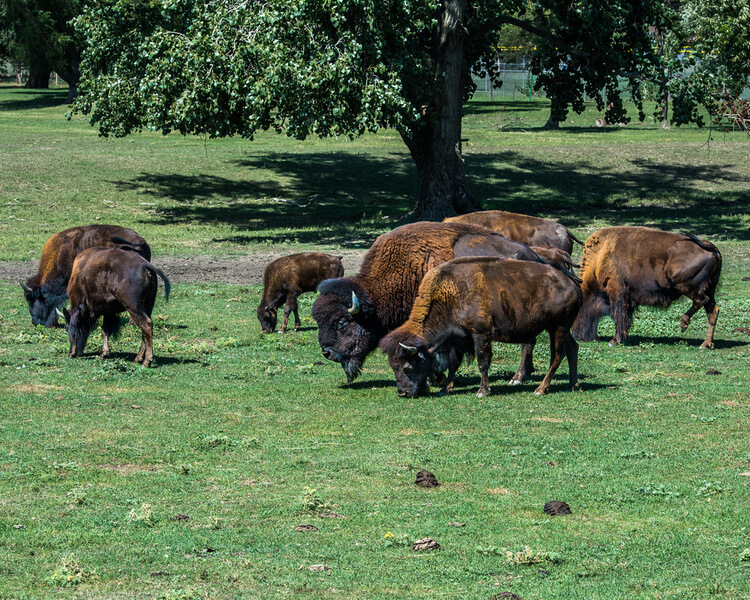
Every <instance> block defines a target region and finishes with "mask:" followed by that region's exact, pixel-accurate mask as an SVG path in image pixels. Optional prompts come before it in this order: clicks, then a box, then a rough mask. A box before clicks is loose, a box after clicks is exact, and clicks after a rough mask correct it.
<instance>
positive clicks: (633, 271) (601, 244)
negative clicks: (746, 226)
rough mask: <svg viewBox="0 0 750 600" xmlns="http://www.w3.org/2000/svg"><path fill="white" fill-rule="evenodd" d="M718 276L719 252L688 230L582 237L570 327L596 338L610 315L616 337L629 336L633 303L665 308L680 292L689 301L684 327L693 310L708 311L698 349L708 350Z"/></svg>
mask: <svg viewBox="0 0 750 600" xmlns="http://www.w3.org/2000/svg"><path fill="white" fill-rule="evenodd" d="M720 274H721V253H720V252H719V250H718V248H716V246H714V245H713V244H712V243H711V242H707V241H705V240H701V239H699V238H697V237H695V236H694V235H692V234H680V233H669V232H666V231H662V230H661V229H655V228H651V227H605V228H604V229H600V230H599V231H596V232H594V233H592V234H591V235H590V236H589V238H588V239H587V240H586V244H585V245H584V247H583V255H582V257H581V277H582V279H583V283H582V284H581V289H582V291H583V306H582V307H581V311H580V313H579V314H578V319H577V320H576V323H575V325H574V326H573V333H574V335H575V336H576V337H577V338H578V339H579V340H582V341H591V340H594V339H596V335H597V326H598V323H599V320H600V319H601V318H602V317H603V316H604V315H611V316H612V319H613V320H614V322H615V336H614V337H613V338H612V341H611V342H610V345H615V344H618V343H620V342H622V341H624V340H625V339H626V338H627V337H628V329H630V326H631V325H632V323H633V311H634V310H635V307H636V306H639V305H646V306H663V307H667V306H669V305H670V304H672V302H674V301H675V300H676V299H677V298H679V297H680V296H687V297H688V298H690V300H692V301H693V305H692V306H691V307H690V309H688V311H687V312H686V313H685V314H684V315H683V316H682V320H681V323H680V330H681V331H684V330H685V329H686V328H687V326H688V324H689V323H690V317H692V316H693V315H694V314H695V313H696V311H697V310H698V309H700V308H701V307H703V308H704V309H705V310H706V315H708V332H707V333H706V339H705V340H704V342H703V343H702V344H701V348H712V347H713V345H714V342H713V339H714V330H715V328H716V319H717V318H718V316H719V307H718V306H717V305H716V300H715V299H714V294H715V293H716V286H717V285H718V283H719V275H720Z"/></svg>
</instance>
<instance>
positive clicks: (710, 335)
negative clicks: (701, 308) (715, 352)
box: [701, 302, 719, 350]
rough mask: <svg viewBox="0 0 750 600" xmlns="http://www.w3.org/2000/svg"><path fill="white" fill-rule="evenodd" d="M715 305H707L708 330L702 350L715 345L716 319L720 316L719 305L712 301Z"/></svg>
mask: <svg viewBox="0 0 750 600" xmlns="http://www.w3.org/2000/svg"><path fill="white" fill-rule="evenodd" d="M711 304H713V306H711V307H709V305H708V304H707V305H706V316H707V317H708V331H707V332H706V339H705V340H703V343H702V344H701V350H704V349H706V348H713V347H714V331H715V330H716V320H717V319H718V318H719V306H718V305H717V304H716V303H715V302H712V303H711Z"/></svg>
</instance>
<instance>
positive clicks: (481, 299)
mask: <svg viewBox="0 0 750 600" xmlns="http://www.w3.org/2000/svg"><path fill="white" fill-rule="evenodd" d="M581 300H582V295H581V290H580V288H579V287H578V284H577V283H576V282H575V281H573V280H572V279H571V278H570V277H569V276H567V275H566V274H564V273H563V272H561V271H560V270H558V269H556V268H554V267H551V266H549V265H544V264H539V263H535V262H528V261H518V260H506V259H498V258H491V257H481V258H456V259H454V260H451V261H449V262H446V263H443V264H442V265H439V266H437V267H435V268H434V269H432V270H431V271H430V272H429V273H427V275H425V277H424V279H423V280H422V283H421V285H420V286H419V295H418V296H417V299H416V300H415V302H414V307H413V308H412V310H411V314H410V315H409V320H408V321H406V322H405V323H404V324H402V325H401V326H400V327H398V328H397V329H395V330H394V331H392V332H391V333H389V334H388V335H387V336H385V337H384V338H383V339H382V340H381V342H380V348H381V349H382V350H383V351H385V353H386V354H387V355H388V361H389V363H390V365H391V367H392V368H393V371H394V373H395V375H396V386H397V390H398V394H399V396H412V397H414V396H418V395H420V394H424V393H426V392H427V382H428V379H429V378H434V379H440V378H441V376H442V373H443V371H445V370H446V369H447V370H448V378H447V380H445V384H444V386H443V389H442V393H446V394H447V393H449V392H450V391H451V389H452V388H453V382H454V379H455V376H456V370H457V369H458V367H459V366H460V364H461V361H462V360H463V357H464V356H465V355H467V356H473V355H475V354H476V357H477V364H478V365H479V371H480V372H481V375H482V379H481V383H480V386H479V392H478V393H477V395H478V396H486V395H487V394H489V390H490V387H489V386H490V384H489V375H488V372H489V368H490V364H491V362H492V342H493V341H495V342H510V343H520V344H524V351H526V349H529V351H530V349H531V348H533V345H534V343H535V340H536V337H537V335H539V334H540V333H541V332H542V331H547V332H548V333H549V337H550V346H551V361H550V368H549V370H548V371H547V374H546V375H545V376H544V379H543V380H542V382H541V384H539V387H537V389H536V390H535V392H534V393H535V394H544V393H546V392H547V390H548V389H549V385H550V382H551V381H552V376H553V375H554V374H555V371H557V368H558V367H559V366H560V363H561V361H562V359H563V357H565V356H567V358H568V366H569V385H570V389H573V388H574V387H575V385H576V383H577V380H578V344H576V342H575V340H574V339H573V337H572V336H571V334H570V328H571V326H572V325H573V321H575V318H576V315H577V314H578V309H579V308H580V306H581ZM523 368H524V361H522V362H521V369H523ZM517 377H519V373H517V374H516V376H515V377H514V380H512V381H511V382H512V383H513V382H514V381H519V382H520V381H521V380H523V376H522V375H521V376H520V380H519V379H517Z"/></svg>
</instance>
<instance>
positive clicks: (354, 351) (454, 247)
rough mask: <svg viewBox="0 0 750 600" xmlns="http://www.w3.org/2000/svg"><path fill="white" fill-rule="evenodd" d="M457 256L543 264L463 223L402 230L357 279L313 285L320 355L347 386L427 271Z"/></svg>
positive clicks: (381, 242)
mask: <svg viewBox="0 0 750 600" xmlns="http://www.w3.org/2000/svg"><path fill="white" fill-rule="evenodd" d="M457 256H496V257H503V258H517V259H520V260H530V261H538V262H545V261H546V259H544V258H542V257H540V256H539V255H538V254H537V253H535V252H533V251H532V250H531V249H530V248H529V247H528V246H526V245H524V244H520V243H518V242H514V241H512V240H510V239H508V238H507V237H505V236H503V235H500V234H498V233H495V232H493V231H488V230H487V229H486V228H484V227H479V226H476V225H468V224H466V223H432V222H419V223H412V224H410V225H402V226H401V227H398V228H396V229H394V230H393V231H390V232H388V233H384V234H383V235H381V236H380V237H378V239H376V240H375V243H373V245H372V247H371V248H370V249H369V250H368V251H367V253H366V254H365V256H364V259H363V261H362V266H361V269H360V272H359V274H357V275H354V276H350V277H343V278H339V279H331V280H327V281H324V282H323V283H321V284H320V285H319V286H318V291H319V292H320V295H319V296H318V297H317V298H316V300H315V302H314V304H313V307H312V315H313V318H314V319H315V321H317V323H318V341H319V343H320V347H321V350H322V352H323V356H324V357H326V358H327V359H329V360H332V361H334V362H338V363H341V366H342V367H343V368H344V372H345V373H346V376H347V380H348V381H349V383H351V382H352V381H354V379H355V378H356V377H357V375H359V373H360V371H361V369H362V364H363V362H364V360H365V358H366V357H367V355H368V354H369V353H370V352H372V351H373V350H374V349H375V348H377V347H378V342H379V341H380V339H381V338H382V337H383V336H384V335H385V334H386V333H388V332H389V331H391V330H393V329H395V328H396V327H398V326H399V325H401V323H403V322H404V321H406V319H407V318H408V317H409V311H410V310H411V307H412V304H413V303H414V299H415V298H416V297H417V290H418V288H419V283H420V281H422V277H424V275H425V273H427V271H429V270H430V269H431V268H432V267H434V266H436V265H439V264H441V263H444V262H445V261H448V260H451V259H452V258H455V257H457Z"/></svg>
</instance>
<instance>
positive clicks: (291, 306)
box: [279, 291, 302, 333]
mask: <svg viewBox="0 0 750 600" xmlns="http://www.w3.org/2000/svg"><path fill="white" fill-rule="evenodd" d="M299 294H300V292H298V291H293V292H289V293H288V294H287V295H286V303H285V304H284V320H283V321H282V323H281V329H280V330H279V333H284V332H285V331H286V324H287V321H289V315H290V314H292V313H294V330H295V331H298V330H299V328H300V325H301V324H302V323H301V322H300V320H299V312H298V310H297V297H298V296H299Z"/></svg>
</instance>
